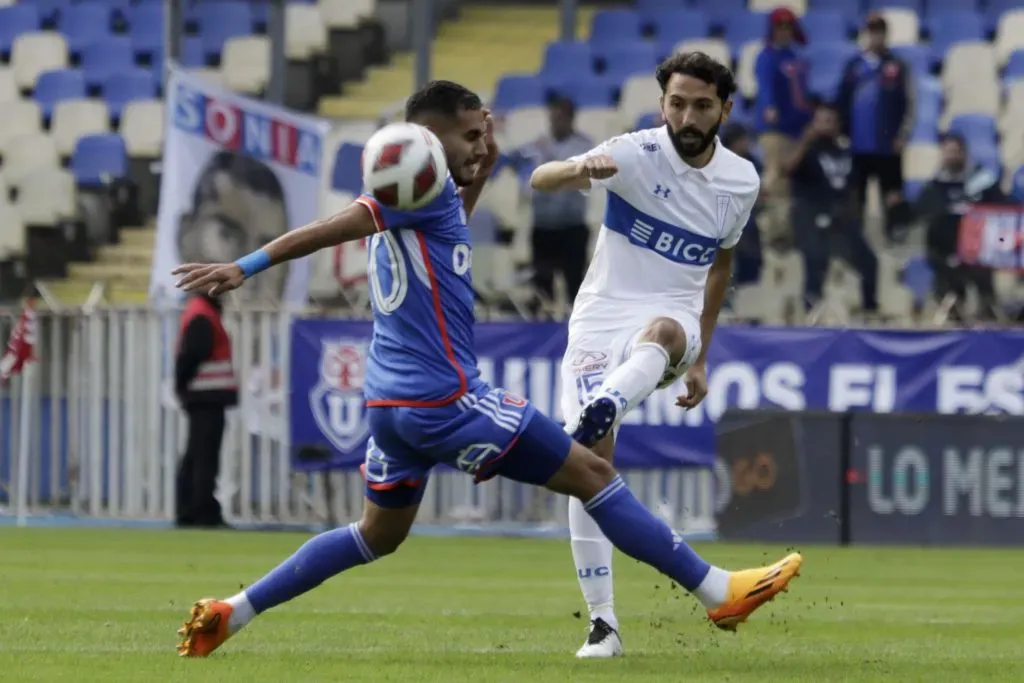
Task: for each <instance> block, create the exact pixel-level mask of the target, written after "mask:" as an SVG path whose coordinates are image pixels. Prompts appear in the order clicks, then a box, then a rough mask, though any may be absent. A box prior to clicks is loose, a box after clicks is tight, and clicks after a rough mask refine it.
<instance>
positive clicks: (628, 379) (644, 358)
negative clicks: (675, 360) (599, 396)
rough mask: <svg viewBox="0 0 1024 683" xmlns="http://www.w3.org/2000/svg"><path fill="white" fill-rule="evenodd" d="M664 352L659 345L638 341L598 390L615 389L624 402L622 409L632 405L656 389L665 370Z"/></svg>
mask: <svg viewBox="0 0 1024 683" xmlns="http://www.w3.org/2000/svg"><path fill="white" fill-rule="evenodd" d="M668 360H669V359H668V351H666V350H665V348H664V347H663V346H661V344H655V343H654V342H641V343H639V344H637V345H636V346H634V347H633V350H632V351H631V352H630V354H629V358H627V359H626V362H624V363H623V364H622V365H620V366H619V367H617V368H615V370H613V371H612V373H611V374H610V375H608V377H607V378H606V379H605V381H604V384H602V385H601V391H617V392H618V393H620V394H621V395H622V396H623V397H625V399H626V401H627V407H626V411H627V412H628V411H630V410H632V409H633V408H635V407H636V406H637V405H639V403H640V402H641V401H643V400H644V399H645V398H647V397H648V396H650V395H651V392H653V391H654V390H655V389H657V388H658V382H660V381H661V378H662V377H664V376H665V371H666V370H667V369H668Z"/></svg>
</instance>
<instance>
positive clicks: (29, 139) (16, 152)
mask: <svg viewBox="0 0 1024 683" xmlns="http://www.w3.org/2000/svg"><path fill="white" fill-rule="evenodd" d="M2 153H3V157H4V180H6V181H7V186H8V187H12V188H17V187H21V181H22V180H24V179H25V178H26V177H28V176H29V175H31V174H32V173H33V172H35V171H37V170H39V169H41V168H59V167H60V155H59V154H57V147H56V145H54V143H53V139H52V138H50V136H49V135H46V134H45V133H42V132H37V133H27V134H21V135H17V136H14V137H13V138H11V139H9V140H8V141H7V142H6V144H5V145H4V148H3V150H2Z"/></svg>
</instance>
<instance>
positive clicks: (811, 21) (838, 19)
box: [800, 10, 850, 45]
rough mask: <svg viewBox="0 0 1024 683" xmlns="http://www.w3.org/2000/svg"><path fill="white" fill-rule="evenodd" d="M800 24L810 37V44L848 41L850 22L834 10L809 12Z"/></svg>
mask: <svg viewBox="0 0 1024 683" xmlns="http://www.w3.org/2000/svg"><path fill="white" fill-rule="evenodd" d="M800 22H801V23H802V24H803V27H804V31H805V32H806V33H807V35H809V36H811V44H812V45H813V44H815V43H819V42H821V43H836V42H841V41H846V40H849V39H850V22H849V19H848V18H847V17H846V15H844V14H843V13H842V12H838V11H836V10H811V11H809V12H808V13H807V14H806V15H805V16H804V17H803V18H802V19H801V20H800Z"/></svg>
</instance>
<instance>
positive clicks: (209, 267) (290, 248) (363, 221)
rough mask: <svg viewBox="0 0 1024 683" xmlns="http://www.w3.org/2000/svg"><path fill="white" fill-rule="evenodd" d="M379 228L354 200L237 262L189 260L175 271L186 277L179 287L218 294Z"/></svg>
mask: <svg viewBox="0 0 1024 683" xmlns="http://www.w3.org/2000/svg"><path fill="white" fill-rule="evenodd" d="M376 231H377V228H376V225H375V224H374V222H373V216H372V215H371V213H370V210H369V209H368V208H367V207H366V206H364V205H362V204H360V203H357V202H353V203H352V204H349V205H348V206H347V207H345V208H344V209H342V210H341V211H339V212H338V213H336V214H334V215H333V216H330V217H328V218H324V219H322V220H318V221H314V222H312V223H310V224H309V225H305V226H303V227H301V228H297V229H295V230H290V231H289V232H286V233H285V234H283V235H281V236H280V237H278V238H277V239H275V240H274V241H272V242H269V243H268V244H267V245H266V246H264V247H263V248H262V249H259V250H257V251H254V252H253V253H251V254H249V255H248V256H244V257H242V258H240V259H238V260H237V261H235V262H234V263H186V264H183V265H180V266H178V267H177V268H175V269H174V270H173V271H171V272H172V273H173V274H174V275H181V276H182V277H181V279H180V280H178V282H177V286H178V287H179V288H181V289H183V290H185V291H186V292H193V291H204V292H206V293H207V294H210V295H211V296H218V295H220V294H223V293H224V292H229V291H231V290H233V289H238V288H239V287H241V286H242V283H243V282H245V280H246V279H247V278H249V277H251V276H253V275H255V274H256V273H258V272H260V271H263V270H266V269H267V268H269V267H271V266H274V265H277V264H279V263H284V262H285V261H291V260H294V259H298V258H302V257H303V256H309V255H310V254H312V253H313V252H315V251H319V250H320V249H324V248H326V247H331V246H334V245H337V244H341V243H343V242H352V241H354V240H358V239H362V238H364V237H368V236H370V235H372V234H373V233H375V232H376Z"/></svg>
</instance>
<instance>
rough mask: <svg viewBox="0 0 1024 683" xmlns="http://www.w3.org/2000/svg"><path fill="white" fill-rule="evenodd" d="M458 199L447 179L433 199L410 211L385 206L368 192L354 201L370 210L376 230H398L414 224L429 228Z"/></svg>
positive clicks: (418, 226) (449, 209) (420, 227)
mask: <svg viewBox="0 0 1024 683" xmlns="http://www.w3.org/2000/svg"><path fill="white" fill-rule="evenodd" d="M458 201H459V195H458V192H457V191H456V189H455V184H454V183H453V182H452V181H451V179H449V180H448V182H447V183H446V184H445V186H444V190H442V191H441V194H439V195H438V196H437V197H436V198H435V199H434V201H432V202H430V203H429V204H427V205H426V206H424V207H421V208H419V209H413V210H411V211H406V210H401V209H392V208H389V207H386V206H384V205H383V204H381V203H380V202H378V201H377V200H376V199H375V198H374V196H373V195H371V194H369V193H366V194H363V195H360V196H359V198H358V199H356V202H358V203H359V204H362V205H363V206H365V207H366V208H367V209H369V210H370V214H371V215H372V216H373V222H374V224H375V225H376V226H377V232H383V231H385V230H398V229H399V228H407V227H411V226H415V227H416V228H417V229H418V230H422V229H429V227H430V226H431V225H436V224H437V223H438V221H439V220H440V219H442V218H443V217H444V216H446V215H447V214H448V212H449V211H451V209H452V204H453V202H458Z"/></svg>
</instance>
